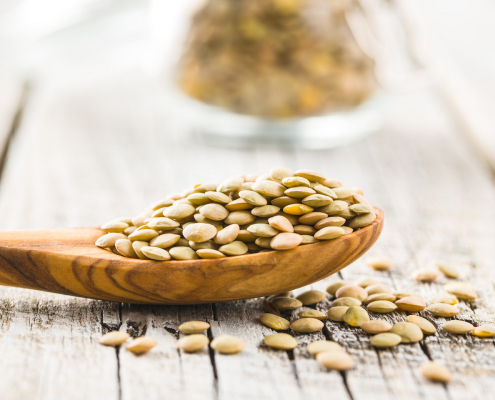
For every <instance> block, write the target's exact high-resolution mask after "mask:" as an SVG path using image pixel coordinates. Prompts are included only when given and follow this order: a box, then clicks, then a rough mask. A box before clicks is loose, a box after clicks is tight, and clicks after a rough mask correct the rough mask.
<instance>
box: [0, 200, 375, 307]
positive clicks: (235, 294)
mask: <svg viewBox="0 0 495 400" xmlns="http://www.w3.org/2000/svg"><path fill="white" fill-rule="evenodd" d="M376 215H377V218H376V220H375V221H374V222H373V223H372V224H371V225H369V226H367V227H365V228H362V229H359V230H357V231H356V232H353V233H351V234H349V235H345V236H342V237H340V238H338V239H334V240H327V241H322V242H320V243H315V244H310V245H305V246H299V247H297V248H295V249H292V250H285V251H270V252H264V253H257V254H249V255H245V256H239V257H226V258H221V259H215V260H188V261H166V262H156V261H143V260H138V259H131V258H125V257H119V256H117V255H115V254H113V253H110V252H108V251H105V250H103V249H100V248H98V247H96V246H95V245H94V242H95V241H96V239H97V238H98V237H100V236H101V235H102V234H103V233H104V232H103V231H101V230H100V229H96V228H79V229H77V228H76V229H59V230H56V229H53V230H44V231H11V232H0V285H5V286H15V287H21V288H25V289H36V290H44V291H47V292H54V293H61V294H68V295H73V296H80V297H90V298H95V299H99V300H113V301H121V302H130V303H141V304H197V303H212V302H218V301H231V300H240V299H248V298H254V297H260V296H267V295H271V294H277V293H280V292H285V291H288V290H292V289H295V288H298V287H301V286H306V285H308V284H311V283H313V282H316V281H319V280H321V279H323V278H326V277H328V276H330V275H332V274H334V273H336V272H338V271H340V270H341V269H342V268H344V267H346V266H347V265H349V264H351V263H352V262H354V261H356V260H357V259H358V258H359V257H361V256H362V255H363V254H364V253H366V251H368V249H369V248H370V247H371V246H372V245H373V244H374V243H375V242H376V240H377V239H378V237H379V236H380V233H381V231H382V228H383V223H384V216H383V213H382V212H381V211H380V210H379V209H378V208H377V209H376Z"/></svg>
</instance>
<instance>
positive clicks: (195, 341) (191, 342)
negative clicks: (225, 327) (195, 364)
mask: <svg viewBox="0 0 495 400" xmlns="http://www.w3.org/2000/svg"><path fill="white" fill-rule="evenodd" d="M208 343H210V339H208V338H207V337H206V336H205V335H201V334H193V335H189V336H186V337H183V338H180V339H179V340H178V341H177V347H178V348H179V349H181V350H184V351H185V352H187V353H194V352H196V351H199V350H201V349H202V348H204V347H205V346H208Z"/></svg>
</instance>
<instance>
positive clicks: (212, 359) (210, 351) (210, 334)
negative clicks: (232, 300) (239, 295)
mask: <svg viewBox="0 0 495 400" xmlns="http://www.w3.org/2000/svg"><path fill="white" fill-rule="evenodd" d="M214 306H215V305H214V304H212V309H213V316H214V320H216V318H215V317H216V313H215V307H214ZM206 334H207V336H208V339H210V343H211V342H212V341H213V332H212V331H211V327H210V328H208V330H207V331H206ZM208 354H209V356H210V363H211V367H212V368H213V396H214V398H215V400H218V372H217V364H216V361H215V350H213V349H212V348H211V346H210V345H208Z"/></svg>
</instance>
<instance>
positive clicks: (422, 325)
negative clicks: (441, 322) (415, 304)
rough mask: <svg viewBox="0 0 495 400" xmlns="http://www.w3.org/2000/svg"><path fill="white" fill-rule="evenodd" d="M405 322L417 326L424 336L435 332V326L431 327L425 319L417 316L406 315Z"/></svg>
mask: <svg viewBox="0 0 495 400" xmlns="http://www.w3.org/2000/svg"><path fill="white" fill-rule="evenodd" d="M406 321H407V322H410V323H412V324H415V325H418V326H419V329H421V331H422V332H423V333H424V334H425V335H433V334H434V333H436V331H437V328H435V325H433V324H432V323H431V322H430V321H428V320H427V319H426V318H423V317H420V316H418V315H408V316H407V318H406Z"/></svg>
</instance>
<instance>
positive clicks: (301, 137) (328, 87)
mask: <svg viewBox="0 0 495 400" xmlns="http://www.w3.org/2000/svg"><path fill="white" fill-rule="evenodd" d="M368 14H369V10H366V9H364V8H363V6H362V4H361V1H360V0H206V2H205V3H203V5H202V6H201V7H200V8H199V9H198V10H197V11H196V12H195V14H194V15H193V17H192V19H191V24H190V28H189V32H188V35H187V38H186V40H185V45H184V47H183V49H182V51H181V58H180V61H179V63H178V68H177V69H176V71H175V73H174V81H175V84H176V88H177V89H178V90H177V98H178V104H180V105H181V107H184V108H187V110H188V112H187V113H188V115H189V118H190V120H191V123H192V125H193V127H192V128H193V131H194V134H195V136H196V138H197V139H199V140H201V141H204V142H207V143H210V144H217V145H226V146H237V147H245V146H249V145H252V144H257V143H260V142H262V143H266V142H274V143H276V144H277V145H283V146H289V147H291V146H302V147H306V148H328V147H334V146H338V145H342V144H347V143H349V142H352V141H353V140H356V139H358V138H360V137H363V136H365V135H367V134H369V133H371V132H373V131H375V130H376V129H378V128H379V127H380V125H381V120H382V116H383V103H384V99H385V96H384V94H383V91H382V90H380V85H379V84H378V79H377V73H376V70H377V68H376V60H375V57H374V54H373V51H370V47H372V46H370V43H371V45H373V44H374V42H373V40H368V39H369V38H368V36H370V37H371V35H369V34H368V31H369V29H368V28H369V24H368V22H369V18H368V16H369V15H368ZM363 16H364V18H362V17H363ZM375 43H376V41H375Z"/></svg>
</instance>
